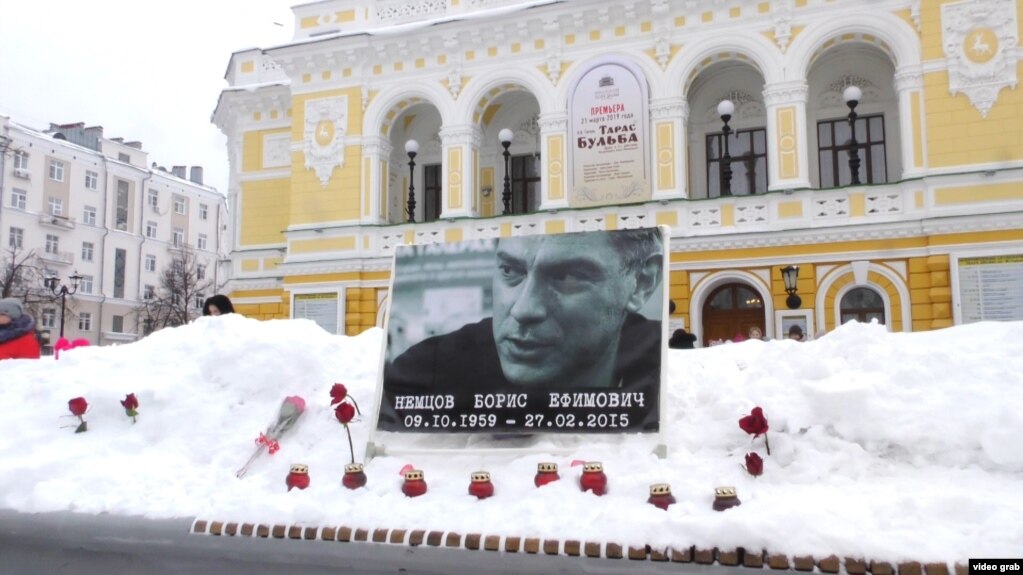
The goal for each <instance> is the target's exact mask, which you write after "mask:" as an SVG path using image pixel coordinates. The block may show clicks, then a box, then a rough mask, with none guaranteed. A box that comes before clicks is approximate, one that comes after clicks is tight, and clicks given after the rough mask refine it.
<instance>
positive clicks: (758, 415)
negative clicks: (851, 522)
mask: <svg viewBox="0 0 1023 575" xmlns="http://www.w3.org/2000/svg"><path fill="white" fill-rule="evenodd" d="M739 427H740V428H741V429H742V430H743V431H745V432H746V433H748V434H750V435H752V436H753V439H756V438H758V437H760V436H761V435H763V436H764V445H766V446H767V454H768V455H771V442H770V441H768V439H767V430H768V429H770V427H769V426H768V425H767V418H766V417H764V410H763V409H761V408H759V407H754V408H753V411H751V412H750V414H749V415H747V416H745V417H742V418H740V419H739Z"/></svg>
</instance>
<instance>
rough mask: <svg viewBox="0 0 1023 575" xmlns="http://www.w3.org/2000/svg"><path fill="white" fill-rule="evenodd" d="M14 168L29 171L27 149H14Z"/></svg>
mask: <svg viewBox="0 0 1023 575" xmlns="http://www.w3.org/2000/svg"><path fill="white" fill-rule="evenodd" d="M14 169H15V170H23V171H25V172H27V171H28V152H26V151H25V150H14Z"/></svg>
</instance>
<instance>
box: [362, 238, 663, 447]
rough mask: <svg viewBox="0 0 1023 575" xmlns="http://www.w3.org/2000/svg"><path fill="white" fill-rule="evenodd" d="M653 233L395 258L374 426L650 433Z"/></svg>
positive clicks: (659, 321)
mask: <svg viewBox="0 0 1023 575" xmlns="http://www.w3.org/2000/svg"><path fill="white" fill-rule="evenodd" d="M665 230H666V228H647V229H639V230H618V231H606V232H586V233H570V234H556V235H537V236H525V237H514V238H500V239H486V240H474V241H467V242H458V243H447V244H432V245H420V246H401V247H399V248H397V250H396V252H395V262H394V275H393V286H392V290H391V296H392V297H391V307H390V313H389V316H388V318H389V319H388V323H387V327H386V329H387V349H386V352H385V359H384V369H383V374H382V383H381V386H380V387H381V390H382V391H381V399H380V416H379V419H378V424H377V428H378V429H380V430H383V431H406V432H416V433H488V432H516V433H539V432H545V433H551V432H571V433H616V432H626V431H628V432H637V431H638V432H656V431H658V430H659V424H660V422H659V411H660V409H659V404H660V393H661V382H662V380H663V376H662V371H663V370H662V366H663V364H664V362H663V358H664V355H665V349H666V348H665V342H666V340H665V335H664V334H665V332H666V328H665V325H666V321H667V315H668V311H667V296H666V294H665V291H664V283H665V282H664V274H665V270H666V269H667V266H666V265H665V262H666V256H665V253H666V252H665V246H667V238H666V237H665V236H666V231H665Z"/></svg>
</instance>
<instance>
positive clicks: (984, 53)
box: [941, 0, 1019, 117]
mask: <svg viewBox="0 0 1023 575" xmlns="http://www.w3.org/2000/svg"><path fill="white" fill-rule="evenodd" d="M941 26H942V42H943V43H944V46H945V56H946V57H947V58H948V88H949V91H950V92H951V93H952V94H953V95H955V94H958V93H959V92H962V93H964V94H966V96H967V97H968V98H969V99H970V103H971V104H973V106H974V107H975V108H977V110H978V111H980V115H981V116H983V117H987V114H988V112H989V111H990V110H991V107H992V106H993V105H994V103H995V100H997V99H998V92H999V91H1001V89H1002V88H1005V87H1010V88H1015V87H1016V57H1015V52H1016V46H1017V44H1018V40H1019V39H1018V38H1017V32H1016V30H1017V25H1016V3H1015V1H1014V0H965V1H963V2H956V3H953V4H945V5H943V6H942V7H941Z"/></svg>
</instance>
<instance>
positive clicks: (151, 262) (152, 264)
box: [146, 254, 156, 272]
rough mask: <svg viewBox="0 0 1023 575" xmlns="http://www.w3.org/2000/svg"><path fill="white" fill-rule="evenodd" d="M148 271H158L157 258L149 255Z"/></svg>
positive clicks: (147, 258) (147, 256)
mask: <svg viewBox="0 0 1023 575" xmlns="http://www.w3.org/2000/svg"><path fill="white" fill-rule="evenodd" d="M146 271H147V272H155V271H156V256H154V255H148V254H147V255H146Z"/></svg>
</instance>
